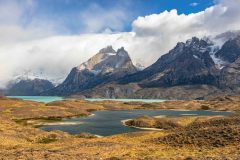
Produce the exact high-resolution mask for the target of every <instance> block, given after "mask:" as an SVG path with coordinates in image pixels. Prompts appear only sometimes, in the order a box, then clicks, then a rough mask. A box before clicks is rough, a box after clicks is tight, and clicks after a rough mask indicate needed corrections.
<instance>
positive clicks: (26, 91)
mask: <svg viewBox="0 0 240 160" xmlns="http://www.w3.org/2000/svg"><path fill="white" fill-rule="evenodd" d="M53 87H54V85H53V84H52V83H51V82H49V81H48V80H43V79H33V80H31V79H25V80H21V81H19V82H17V83H14V84H11V85H10V86H9V87H8V89H7V91H6V94H7V95H9V96H36V95H39V94H40V93H42V92H44V91H47V90H49V89H52V88H53Z"/></svg>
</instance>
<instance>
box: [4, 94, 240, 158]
mask: <svg viewBox="0 0 240 160" xmlns="http://www.w3.org/2000/svg"><path fill="white" fill-rule="evenodd" d="M239 99H240V98H238V97H233V98H229V97H227V98H218V99H215V100H212V101H185V102H184V101H181V102H165V103H153V104H148V103H140V102H133V103H123V102H110V101H106V102H86V101H77V100H68V101H58V102H52V103H49V104H46V105H45V104H43V103H36V102H29V101H22V100H17V99H15V100H12V99H7V98H4V97H1V98H0V159H4V160H5V159H6V160H9V159H112V160H114V159H170V158H172V159H185V158H188V157H192V158H195V159H207V158H208V157H212V158H215V159H225V158H232V159H239V158H240V143H239V141H238V140H239V139H237V138H238V137H239V134H240V133H239V123H238V122H239V121H238V120H237V121H234V124H233V123H230V125H228V123H226V120H225V119H226V118H224V117H223V118H221V117H219V119H220V120H218V121H214V124H215V123H216V124H219V125H215V126H214V127H212V124H213V122H212V119H211V118H210V119H208V118H207V119H204V120H203V121H200V120H199V121H196V122H195V120H196V119H194V118H190V119H188V118H185V119H181V120H178V122H179V123H181V124H185V125H186V126H192V127H184V128H181V129H178V130H177V131H176V130H174V129H168V130H164V131H144V132H137V133H131V134H121V135H115V136H110V137H103V138H95V137H94V136H89V135H86V134H83V135H80V136H76V135H69V134H67V133H64V132H60V131H54V132H45V131H42V130H40V129H37V128H33V127H31V126H28V125H26V124H25V123H23V124H24V125H22V123H19V122H21V121H24V120H27V121H34V120H42V119H43V120H57V119H58V118H61V117H72V116H79V115H89V114H90V112H91V111H93V110H120V109H168V108H172V109H201V108H204V109H213V110H235V111H237V110H239V108H240V106H239V105H240V103H239ZM206 106H207V107H206ZM210 121H211V122H210ZM230 121H232V120H230ZM16 122H17V123H16ZM193 122H195V123H193ZM235 122H236V123H235ZM208 124H210V125H208ZM226 124H227V125H226ZM196 126H197V127H196ZM199 126H201V127H200V128H199ZM223 126H224V127H223ZM226 127H227V128H226ZM230 129H231V130H230ZM204 130H206V131H208V132H205V131H204ZM221 130H226V131H224V132H220V131H221ZM199 131H201V132H199ZM196 133H200V134H199V135H202V136H206V137H205V139H208V140H209V144H210V143H213V142H214V141H213V140H212V139H211V137H209V138H208V136H209V135H212V136H215V135H225V134H228V133H229V135H226V136H228V138H229V139H231V140H232V141H229V143H228V144H224V145H219V146H214V145H199V144H200V141H197V140H200V139H201V140H202V139H203V138H204V137H200V138H199V137H198V136H193V135H196ZM203 133H206V134H205V135H204V134H203ZM213 133H214V134H215V135H214V134H213ZM191 135H192V136H193V137H195V138H196V139H193V142H192V143H190V144H189V142H187V141H186V140H188V139H187V137H189V136H190V137H191ZM217 137H218V138H219V136H217ZM220 138H221V137H220ZM176 139H177V140H178V141H177V142H178V143H176V141H175V140H176ZM190 140H191V139H190ZM174 142H175V143H174ZM195 142H196V143H195ZM223 142H224V141H223ZM176 144H181V145H176Z"/></svg>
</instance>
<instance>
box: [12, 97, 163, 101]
mask: <svg viewBox="0 0 240 160" xmlns="http://www.w3.org/2000/svg"><path fill="white" fill-rule="evenodd" d="M8 97H9V98H19V99H23V100H29V101H36V102H44V103H49V102H52V101H58V100H63V97H56V96H8ZM85 100H88V101H91V102H93V101H106V100H111V101H122V102H149V103H151V102H163V101H165V100H162V99H94V98H92V99H85Z"/></svg>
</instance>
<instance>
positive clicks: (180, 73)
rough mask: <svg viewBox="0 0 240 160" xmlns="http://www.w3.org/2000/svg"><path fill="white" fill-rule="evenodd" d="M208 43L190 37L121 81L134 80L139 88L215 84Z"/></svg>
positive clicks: (214, 70) (215, 73)
mask: <svg viewBox="0 0 240 160" xmlns="http://www.w3.org/2000/svg"><path fill="white" fill-rule="evenodd" d="M211 45H212V44H211V43H208V42H207V41H204V40H200V39H198V38H196V37H193V38H192V39H191V40H188V41H187V42H186V43H178V44H177V45H176V47H175V48H174V49H172V50H170V51H169V53H167V54H165V55H163V56H162V57H161V58H159V59H158V60H157V62H155V63H154V64H153V65H151V66H150V67H148V68H146V69H145V70H143V71H141V72H138V73H136V74H133V75H131V76H128V77H125V78H123V79H122V80H120V81H119V82H120V84H127V83H130V82H137V83H139V84H140V86H142V87H169V86H176V85H189V84H211V85H214V84H215V83H216V78H217V73H218V71H217V69H216V68H215V64H214V62H213V60H212V58H211V57H210V55H209V52H210V47H211Z"/></svg>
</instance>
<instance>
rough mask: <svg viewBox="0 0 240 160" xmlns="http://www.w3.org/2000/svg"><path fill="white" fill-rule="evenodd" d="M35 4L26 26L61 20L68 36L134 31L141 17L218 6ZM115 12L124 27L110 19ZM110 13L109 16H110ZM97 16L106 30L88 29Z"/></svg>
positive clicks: (201, 0)
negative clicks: (132, 28) (170, 11)
mask: <svg viewBox="0 0 240 160" xmlns="http://www.w3.org/2000/svg"><path fill="white" fill-rule="evenodd" d="M34 3H35V7H34V10H31V11H29V12H27V13H26V14H25V17H24V18H23V21H22V24H23V25H25V26H26V27H27V26H28V23H31V22H32V21H34V20H38V21H39V20H42V21H46V22H52V21H54V22H56V21H57V22H58V25H59V30H60V31H62V32H65V33H68V34H79V33H85V32H102V31H103V30H104V29H105V28H110V29H111V30H113V31H115V32H122V31H130V30H131V23H132V21H133V20H135V19H136V18H137V17H139V16H146V15H151V14H154V13H155V14H159V13H161V12H162V11H165V10H168V11H169V10H172V9H177V10H178V13H179V14H182V13H184V14H190V13H196V12H200V11H203V10H204V9H206V8H207V7H209V6H212V5H214V3H213V0H35V1H34ZM108 11H111V12H108ZM112 12H114V13H115V12H117V14H116V16H119V14H120V17H119V19H120V22H119V23H121V24H116V25H111V21H114V22H115V23H117V22H116V20H113V18H112V17H108V16H109V15H110V14H112ZM121 12H122V14H125V15H122V14H121ZM106 14H109V15H108V16H107V17H106ZM89 16H90V18H89ZM113 16H114V14H113ZM93 17H95V18H96V19H97V18H99V20H101V18H102V17H105V18H102V21H106V22H105V23H106V24H105V25H103V24H101V25H103V26H102V28H101V27H99V28H94V29H93V30H88V29H86V28H88V27H89V25H91V24H89V23H91V22H89V23H88V22H87V21H88V20H89V19H90V20H89V21H91V18H92V19H93V20H92V21H94V20H95V21H96V19H94V18H93ZM86 23H87V24H86ZM96 25H97V24H96ZM63 28H64V29H63ZM61 29H62V30H61Z"/></svg>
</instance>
